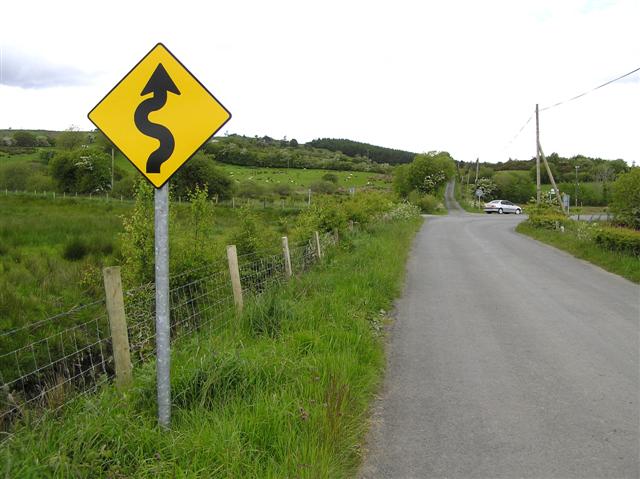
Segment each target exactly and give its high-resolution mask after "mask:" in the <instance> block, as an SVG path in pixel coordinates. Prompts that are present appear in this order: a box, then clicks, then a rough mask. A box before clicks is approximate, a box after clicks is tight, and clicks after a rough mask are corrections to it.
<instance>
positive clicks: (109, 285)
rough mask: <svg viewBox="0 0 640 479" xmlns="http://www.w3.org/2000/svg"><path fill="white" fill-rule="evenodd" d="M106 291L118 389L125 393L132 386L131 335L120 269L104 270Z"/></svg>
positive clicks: (117, 267) (115, 267)
mask: <svg viewBox="0 0 640 479" xmlns="http://www.w3.org/2000/svg"><path fill="white" fill-rule="evenodd" d="M102 275H103V278H104V291H105V299H106V303H107V314H108V315H109V328H110V330H111V343H112V345H113V360H114V362H115V367H116V387H117V388H118V390H119V391H123V390H124V389H126V388H127V387H129V386H130V385H131V381H132V379H131V369H132V366H131V355H130V354H131V353H130V350H129V334H128V332H127V319H126V316H125V312H124V299H123V296H122V280H121V278H120V267H119V266H113V267H110V268H104V269H103V270H102Z"/></svg>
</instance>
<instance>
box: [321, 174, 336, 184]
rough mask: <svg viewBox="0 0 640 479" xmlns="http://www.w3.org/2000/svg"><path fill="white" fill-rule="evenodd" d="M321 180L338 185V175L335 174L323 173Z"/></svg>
mask: <svg viewBox="0 0 640 479" xmlns="http://www.w3.org/2000/svg"><path fill="white" fill-rule="evenodd" d="M322 179H323V180H324V181H330V182H331V183H334V184H336V185H337V184H338V175H336V174H335V173H325V174H324V175H322Z"/></svg>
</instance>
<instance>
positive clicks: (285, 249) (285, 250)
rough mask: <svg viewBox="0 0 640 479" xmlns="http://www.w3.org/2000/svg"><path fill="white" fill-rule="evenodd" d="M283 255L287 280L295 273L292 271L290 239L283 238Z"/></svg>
mask: <svg viewBox="0 0 640 479" xmlns="http://www.w3.org/2000/svg"><path fill="white" fill-rule="evenodd" d="M282 253H283V255H284V272H285V274H286V276H287V278H291V276H292V275H293V271H292V270H291V255H290V254H289V239H288V238H287V237H286V236H283V237H282Z"/></svg>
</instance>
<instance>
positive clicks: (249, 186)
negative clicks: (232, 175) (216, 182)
mask: <svg viewBox="0 0 640 479" xmlns="http://www.w3.org/2000/svg"><path fill="white" fill-rule="evenodd" d="M266 191H267V189H266V188H265V186H264V185H263V184H261V183H258V182H256V181H252V180H244V181H242V182H240V184H239V185H238V196H241V197H243V198H262V197H263V196H264V195H265V193H266Z"/></svg>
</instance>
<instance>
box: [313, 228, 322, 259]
mask: <svg viewBox="0 0 640 479" xmlns="http://www.w3.org/2000/svg"><path fill="white" fill-rule="evenodd" d="M313 236H314V238H315V240H316V253H317V254H318V259H322V250H321V249H320V233H318V232H317V231H315V232H314V233H313Z"/></svg>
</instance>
